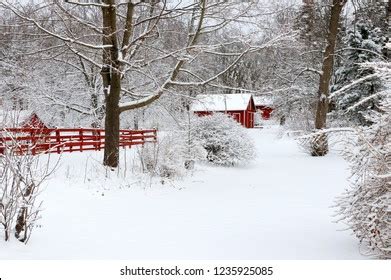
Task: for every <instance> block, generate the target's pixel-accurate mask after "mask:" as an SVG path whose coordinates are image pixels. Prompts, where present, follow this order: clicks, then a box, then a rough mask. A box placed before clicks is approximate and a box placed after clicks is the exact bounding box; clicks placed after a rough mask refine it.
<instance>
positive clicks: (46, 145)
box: [0, 128, 157, 155]
mask: <svg viewBox="0 0 391 280" xmlns="http://www.w3.org/2000/svg"><path fill="white" fill-rule="evenodd" d="M156 137H157V131H156V129H150V130H120V138H119V145H120V147H131V146H133V145H144V144H145V143H147V142H156ZM104 146H105V131H104V130H103V129H94V128H56V129H41V128H3V129H1V130H0V154H4V151H5V149H6V148H7V149H12V150H13V151H14V152H16V153H20V154H24V153H27V152H30V153H31V154H33V155H34V154H38V153H62V152H76V151H80V152H82V151H89V150H95V151H98V150H101V149H103V148H104Z"/></svg>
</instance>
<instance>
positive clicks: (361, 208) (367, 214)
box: [337, 94, 391, 258]
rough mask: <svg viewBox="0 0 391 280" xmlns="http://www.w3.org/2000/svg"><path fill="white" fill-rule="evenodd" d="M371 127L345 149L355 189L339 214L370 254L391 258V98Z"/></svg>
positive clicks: (341, 204)
mask: <svg viewBox="0 0 391 280" xmlns="http://www.w3.org/2000/svg"><path fill="white" fill-rule="evenodd" d="M371 122H373V124H372V125H371V126H370V127H363V128H361V129H359V130H358V133H357V136H358V137H357V141H356V142H350V143H348V144H347V147H346V151H347V152H346V154H345V155H346V157H347V159H348V160H349V162H351V169H352V177H351V183H352V187H351V188H350V189H349V190H348V191H347V192H346V193H345V194H344V195H343V196H341V197H340V198H339V199H338V203H337V205H338V207H339V214H340V215H342V221H345V222H346V223H347V224H348V225H349V226H350V228H351V229H352V230H353V232H354V233H355V235H356V236H357V237H358V238H359V240H360V243H361V244H362V245H364V248H368V249H369V250H368V252H366V253H367V254H370V255H373V256H376V257H380V258H391V96H390V94H388V96H387V97H386V98H385V100H384V101H383V106H382V112H381V113H375V116H373V118H372V119H371Z"/></svg>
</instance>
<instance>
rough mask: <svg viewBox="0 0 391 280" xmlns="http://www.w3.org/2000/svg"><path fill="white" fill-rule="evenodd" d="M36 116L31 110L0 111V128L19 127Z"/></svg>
mask: <svg viewBox="0 0 391 280" xmlns="http://www.w3.org/2000/svg"><path fill="white" fill-rule="evenodd" d="M34 115H36V116H37V117H38V118H40V116H39V115H38V114H37V113H35V112H34V111H32V110H0V127H21V126H23V125H26V123H28V122H29V121H30V120H31V119H32V118H33V117H34Z"/></svg>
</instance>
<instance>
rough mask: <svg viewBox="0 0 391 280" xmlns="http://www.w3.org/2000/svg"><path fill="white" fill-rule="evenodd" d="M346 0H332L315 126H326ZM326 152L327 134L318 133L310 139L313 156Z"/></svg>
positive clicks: (318, 127) (320, 127)
mask: <svg viewBox="0 0 391 280" xmlns="http://www.w3.org/2000/svg"><path fill="white" fill-rule="evenodd" d="M345 4H346V0H333V5H332V7H331V16H330V22H329V28H328V31H329V32H328V37H327V46H326V50H325V53H324V59H323V66H322V74H321V76H320V80H319V90H318V101H317V108H316V119H315V128H316V129H323V128H326V119H327V113H328V109H329V95H330V81H331V77H332V74H333V68H334V51H335V45H336V41H337V35H338V28H339V21H340V16H341V12H342V9H343V7H344V5H345ZM327 153H328V141H327V135H326V134H324V133H321V134H319V135H318V136H316V137H315V138H314V139H313V140H312V151H311V154H312V155H313V156H324V155H326V154H327Z"/></svg>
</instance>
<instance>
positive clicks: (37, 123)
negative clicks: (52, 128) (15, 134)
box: [21, 113, 49, 130]
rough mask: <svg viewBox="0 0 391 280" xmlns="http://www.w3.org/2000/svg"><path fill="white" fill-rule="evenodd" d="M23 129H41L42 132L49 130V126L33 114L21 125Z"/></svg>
mask: <svg viewBox="0 0 391 280" xmlns="http://www.w3.org/2000/svg"><path fill="white" fill-rule="evenodd" d="M21 127H22V128H40V129H42V130H47V129H49V128H48V127H47V125H46V124H45V123H44V122H43V121H42V120H41V119H40V118H39V117H38V115H37V114H36V113H32V114H31V115H30V116H29V117H27V118H25V119H24V120H23V121H22V123H21Z"/></svg>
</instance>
